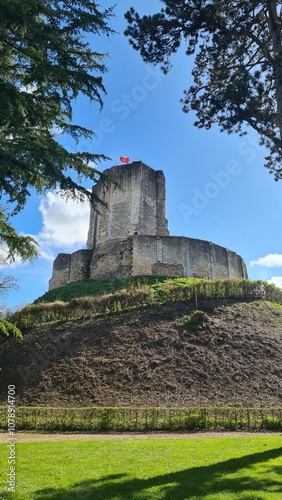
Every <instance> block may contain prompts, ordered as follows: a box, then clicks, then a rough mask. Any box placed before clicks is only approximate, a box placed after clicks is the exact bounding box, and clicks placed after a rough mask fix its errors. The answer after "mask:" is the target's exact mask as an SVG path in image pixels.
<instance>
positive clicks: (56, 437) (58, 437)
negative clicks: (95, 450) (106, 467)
mask: <svg viewBox="0 0 282 500" xmlns="http://www.w3.org/2000/svg"><path fill="white" fill-rule="evenodd" d="M242 436H243V437H244V436H281V437H282V433H281V432H195V433H187V434H182V433H181V434H178V433H150V434H149V433H138V434H137V433H130V434H128V433H120V434H75V433H72V434H55V433H54V434H48V433H41V434H39V433H35V432H17V433H16V436H15V439H16V442H17V443H32V442H43V441H75V440H79V441H80V440H88V441H95V440H99V439H106V440H110V439H194V438H218V437H242ZM11 439H12V438H11V436H9V435H8V433H4V432H1V433H0V444H5V443H8V442H10V440H11Z"/></svg>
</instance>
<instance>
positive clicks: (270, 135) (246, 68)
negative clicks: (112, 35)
mask: <svg viewBox="0 0 282 500" xmlns="http://www.w3.org/2000/svg"><path fill="white" fill-rule="evenodd" d="M162 3H163V4H164V8H162V9H161V10H160V12H159V13H156V14H154V15H152V16H143V17H140V16H139V14H138V13H137V12H136V11H135V10H134V8H131V9H130V10H129V11H128V12H127V13H126V14H125V17H126V19H127V21H128V27H127V30H126V32H125V34H126V35H127V36H128V37H129V41H130V43H131V44H132V46H133V47H134V49H136V50H138V51H140V54H141V56H142V58H143V59H144V61H146V62H150V63H153V64H158V63H161V64H162V68H163V70H164V72H168V71H169V69H170V67H171V56H172V55H173V54H174V53H176V52H177V51H178V49H179V47H180V45H181V44H182V43H184V44H186V54H187V55H188V56H191V55H192V54H193V55H194V58H195V59H194V67H193V71H192V76H193V79H194V82H193V84H192V85H191V86H190V87H189V88H188V89H186V90H185V91H184V98H183V99H182V102H183V110H184V111H185V112H189V111H191V110H193V111H194V112H195V113H196V117H197V119H196V121H195V125H196V126H197V127H199V128H206V129H209V128H210V127H211V126H212V125H213V124H214V123H217V124H218V125H219V126H220V129H221V131H227V132H228V133H232V132H237V133H239V134H241V135H242V134H245V133H246V126H245V125H246V124H247V125H249V126H251V127H252V128H253V129H255V130H256V131H257V132H258V134H259V136H260V142H261V144H262V145H264V146H266V147H267V148H268V150H269V155H268V156H267V157H266V167H268V168H269V169H270V172H271V173H273V174H274V176H275V180H278V179H281V178H282V161H281V160H282V43H281V36H282V35H281V26H282V13H281V11H282V5H281V2H277V1H272V0H265V1H258V0H250V1H245V0H231V1H229V2H226V1H225V0H176V1H175V0H162Z"/></svg>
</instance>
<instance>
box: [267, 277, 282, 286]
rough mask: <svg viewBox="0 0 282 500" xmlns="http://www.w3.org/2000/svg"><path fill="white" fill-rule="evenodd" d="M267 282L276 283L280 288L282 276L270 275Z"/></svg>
mask: <svg viewBox="0 0 282 500" xmlns="http://www.w3.org/2000/svg"><path fill="white" fill-rule="evenodd" d="M268 283H271V284H272V285H276V286H278V287H279V288H282V276H272V278H270V280H268Z"/></svg>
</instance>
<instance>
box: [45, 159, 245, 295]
mask: <svg viewBox="0 0 282 500" xmlns="http://www.w3.org/2000/svg"><path fill="white" fill-rule="evenodd" d="M104 173H105V174H106V175H108V176H109V177H111V178H112V179H114V180H116V181H117V183H118V185H114V184H113V183H112V184H110V186H108V187H107V186H105V184H103V183H102V182H98V183H97V184H96V185H95V186H94V187H93V191H94V193H95V194H96V195H97V196H98V197H99V198H100V199H102V200H103V201H104V202H105V203H106V204H107V206H101V207H99V212H98V211H97V210H95V209H93V208H92V209H91V214H90V224H89V231H88V239H87V247H86V249H83V250H78V251H77V252H74V253H72V254H66V253H60V254H59V255H58V257H57V258H56V259H55V261H54V265H53V274H52V278H51V279H50V281H49V290H52V289H54V288H58V287H60V286H63V285H66V284H67V283H71V282H74V281H79V280H85V279H88V278H92V279H107V278H121V277H129V276H141V275H158V276H171V277H181V276H191V277H194V278H208V279H229V278H247V271H246V266H245V263H244V261H243V259H242V258H241V257H240V256H239V255H237V254H236V253H235V252H232V251H230V250H227V249H226V248H223V247H221V246H219V245H215V244H214V243H211V242H208V241H204V240H198V239H194V238H188V237H186V236H170V235H169V231H168V222H167V219H166V190H165V177H164V174H163V172H162V171H161V170H153V169H152V168H151V167H148V166H147V165H145V164H144V163H142V162H141V161H138V162H133V163H131V164H129V165H119V166H114V167H112V168H109V169H107V170H105V172H104Z"/></svg>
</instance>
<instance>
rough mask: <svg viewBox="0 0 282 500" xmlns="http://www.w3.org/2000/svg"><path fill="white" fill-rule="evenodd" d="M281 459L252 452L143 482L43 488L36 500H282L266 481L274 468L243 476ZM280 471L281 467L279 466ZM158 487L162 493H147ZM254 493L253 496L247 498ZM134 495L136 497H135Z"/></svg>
mask: <svg viewBox="0 0 282 500" xmlns="http://www.w3.org/2000/svg"><path fill="white" fill-rule="evenodd" d="M280 456H282V447H280V448H275V449H273V450H268V451H265V452H262V453H254V454H252V455H246V456H244V457H241V458H234V459H230V460H226V461H225V462H219V463H217V464H212V465H207V466H202V467H192V468H190V469H186V470H183V471H178V472H172V473H169V474H164V475H158V476H154V477H150V478H146V479H138V478H135V479H134V478H131V477H129V476H127V475H126V474H117V475H112V476H105V477H102V478H101V479H99V480H87V481H81V482H77V483H74V484H73V485H72V487H71V488H70V489H67V490H66V489H44V490H40V491H36V492H35V496H33V498H34V500H35V499H40V500H74V499H77V500H111V499H115V500H116V499H120V500H130V499H134V498H137V495H138V500H143V499H144V500H145V499H150V498H162V499H163V500H187V499H189V498H192V497H196V496H197V498H204V497H205V496H206V495H209V494H214V495H215V494H220V493H224V492H225V493H227V492H230V493H237V494H238V495H239V496H238V498H240V500H244V499H247V498H248V499H250V498H255V499H256V500H264V499H265V496H264V494H265V493H266V492H272V493H274V494H276V495H277V498H280V495H281V498H282V483H281V481H275V480H272V479H268V478H267V472H274V473H275V472H277V467H275V466H274V467H273V468H271V469H270V468H268V469H267V471H266V475H263V476H262V477H261V478H260V479H254V478H253V477H252V476H251V475H249V476H248V475H247V474H246V469H248V468H251V467H252V466H253V465H255V464H257V463H260V462H266V461H267V460H271V459H275V458H277V457H280ZM240 469H245V470H244V475H243V476H242V477H238V475H237V476H236V477H233V478H232V474H234V473H238V472H239V471H240ZM278 469H279V471H280V467H278ZM150 488H160V490H161V494H158V493H157V494H156V490H155V491H154V493H155V496H154V493H153V492H150V491H148V490H149V489H150ZM250 492H255V495H256V496H255V497H250V495H249V494H250ZM135 495H136V497H135Z"/></svg>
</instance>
